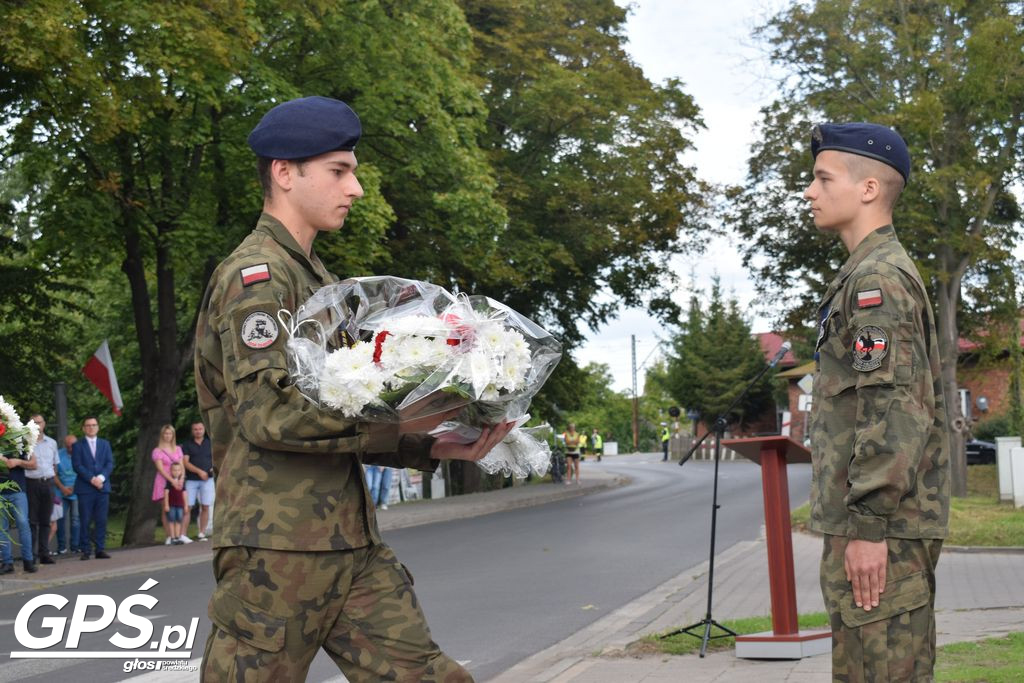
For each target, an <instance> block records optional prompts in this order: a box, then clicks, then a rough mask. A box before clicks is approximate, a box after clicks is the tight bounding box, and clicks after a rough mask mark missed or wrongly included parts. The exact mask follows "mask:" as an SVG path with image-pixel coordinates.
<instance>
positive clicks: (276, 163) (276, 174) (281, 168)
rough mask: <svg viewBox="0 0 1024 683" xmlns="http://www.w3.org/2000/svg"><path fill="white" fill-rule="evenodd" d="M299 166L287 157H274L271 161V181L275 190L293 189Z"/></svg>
mask: <svg viewBox="0 0 1024 683" xmlns="http://www.w3.org/2000/svg"><path fill="white" fill-rule="evenodd" d="M296 170H297V168H296V166H295V164H294V163H292V162H291V161H288V160H286V159H274V160H273V161H271V162H270V182H271V183H273V185H274V189H275V190H282V191H284V192H287V191H288V190H290V189H292V182H293V175H294V174H295V172H296Z"/></svg>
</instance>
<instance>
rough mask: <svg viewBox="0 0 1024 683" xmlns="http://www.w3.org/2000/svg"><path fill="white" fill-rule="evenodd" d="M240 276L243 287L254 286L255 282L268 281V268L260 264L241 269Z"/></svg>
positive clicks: (264, 264)
mask: <svg viewBox="0 0 1024 683" xmlns="http://www.w3.org/2000/svg"><path fill="white" fill-rule="evenodd" d="M241 275H242V285H243V286H245V287H248V286H249V285H253V284H256V283H257V282H266V281H267V280H269V279H270V266H268V265H267V264H266V263H261V264H259V265H257V266H249V267H247V268H242V270H241Z"/></svg>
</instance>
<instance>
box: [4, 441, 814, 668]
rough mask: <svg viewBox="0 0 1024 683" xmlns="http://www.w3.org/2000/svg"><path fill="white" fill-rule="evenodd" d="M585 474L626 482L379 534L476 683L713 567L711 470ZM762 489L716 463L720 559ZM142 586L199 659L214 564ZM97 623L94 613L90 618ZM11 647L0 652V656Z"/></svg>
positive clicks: (739, 471)
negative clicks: (696, 570) (685, 575)
mask: <svg viewBox="0 0 1024 683" xmlns="http://www.w3.org/2000/svg"><path fill="white" fill-rule="evenodd" d="M590 468H601V469H604V470H607V471H610V472H615V473H619V474H624V475H627V476H629V477H630V478H631V479H632V483H631V484H630V485H629V486H625V487H622V488H619V489H614V490H610V491H604V492H601V493H596V494H592V495H589V496H584V497H582V498H574V499H570V500H566V501H562V502H558V503H551V504H548V505H543V506H539V507H535V508H525V509H517V510H509V511H506V512H503V513H500V514H493V515H487V516H484V517H475V518H471V519H464V520H458V521H452V522H445V523H440V524H431V525H428V526H422V527H414V528H409V529H400V530H395V531H389V532H386V533H385V540H386V541H387V542H388V543H390V544H391V545H392V546H393V547H394V548H395V550H396V551H397V553H398V556H399V557H400V558H401V559H402V560H403V561H404V562H405V563H406V564H407V565H408V566H409V567H410V569H411V571H412V573H413V574H414V575H415V578H416V588H417V593H418V595H419V597H420V599H421V601H422V603H423V606H424V609H425V611H426V613H427V616H428V618H429V620H430V623H431V627H432V629H433V632H434V637H435V639H436V640H437V641H438V642H439V643H440V644H441V646H442V647H443V648H444V649H445V650H446V651H447V652H449V654H451V655H452V656H454V657H456V658H457V659H459V660H460V661H463V662H465V663H466V665H467V667H468V668H469V669H470V671H472V673H473V674H474V676H475V677H476V678H477V679H478V680H486V679H488V678H490V677H492V676H494V675H495V674H497V673H500V672H501V671H504V670H506V669H508V668H509V667H511V666H512V665H514V664H516V663H517V662H519V661H521V660H523V659H525V658H526V657H528V656H529V655H532V654H534V653H536V652H538V651H540V650H542V649H544V648H546V647H548V646H549V645H551V644H553V643H555V642H558V641H560V640H562V639H564V638H565V637H567V636H568V635H570V634H572V633H575V632H576V631H578V630H580V629H581V628H584V627H585V626H587V625H588V624H590V623H592V622H594V621H595V620H597V619H598V618H600V617H602V616H604V615H606V614H608V613H610V612H612V611H614V610H615V609H617V608H619V607H621V606H623V605H624V604H626V603H628V602H630V601H631V600H633V599H635V598H636V597H638V596H640V595H643V594H644V593H646V592H647V591H649V590H651V589H652V588H653V587H654V586H657V585H659V584H661V583H662V582H664V581H665V580H667V579H669V578H670V577H672V576H675V575H677V574H678V573H679V572H680V571H683V570H684V569H686V568H688V567H692V566H695V565H698V564H699V563H701V562H702V561H704V560H705V559H706V558H707V554H708V545H709V540H708V539H709V525H710V505H711V488H712V487H711V483H712V465H711V464H710V463H706V462H691V463H688V464H687V465H686V466H685V467H683V468H679V467H677V466H675V464H664V463H661V462H660V456H658V455H639V456H619V457H616V458H608V459H606V460H605V462H603V463H600V464H598V463H593V462H591V461H589V460H588V461H587V462H585V463H584V464H583V474H584V477H585V476H586V473H587V470H588V469H590ZM809 479H810V471H809V468H808V467H807V466H791V468H790V489H791V497H792V500H793V502H794V504H798V503H800V502H802V500H805V499H806V494H807V488H808V482H809ZM760 491H761V489H760V477H759V471H758V468H757V467H756V466H754V465H752V464H749V463H745V462H735V463H733V462H726V463H723V464H722V468H721V476H720V488H719V502H720V503H721V505H722V507H721V509H720V510H719V517H718V541H717V550H718V551H719V552H720V551H722V550H724V549H726V548H728V547H729V546H731V545H732V544H734V543H736V542H739V541H742V540H751V539H754V538H756V537H757V536H758V533H759V530H760V525H761V517H762V515H761V492H760ZM146 576H152V578H154V579H156V580H157V581H159V582H160V584H159V585H158V586H155V587H153V588H151V589H150V591H151V592H152V593H153V594H154V595H155V596H156V597H158V598H159V599H160V601H161V602H160V606H159V608H158V609H157V610H156V612H157V613H159V614H162V615H163V616H162V617H161V618H160V619H157V620H156V621H155V624H156V629H157V633H156V635H155V636H154V639H158V638H159V634H160V633H161V632H162V629H163V627H164V626H174V625H185V626H187V625H188V624H189V623H190V620H191V618H193V617H203V619H201V620H200V623H199V626H198V628H197V630H196V636H195V637H196V640H195V647H194V652H193V656H195V657H198V656H199V655H201V649H202V646H203V643H204V641H205V637H206V634H207V633H208V626H207V623H206V620H205V611H206V610H205V605H206V600H207V597H208V596H209V593H210V590H211V589H212V578H211V575H210V569H209V566H208V565H207V564H205V563H203V564H199V565H192V566H185V567H178V568H174V569H168V570H163V571H160V572H150V573H149V574H147V575H146ZM145 578H146V577H145V576H143V577H139V576H135V577H128V578H120V579H110V580H108V581H104V582H93V583H89V584H82V585H80V586H78V587H75V586H68V587H66V588H65V589H62V590H53V591H50V592H54V593H58V594H64V595H67V596H68V597H69V598H70V599H72V600H73V599H74V598H75V596H76V594H77V593H81V592H88V593H92V594H107V595H110V596H112V597H113V598H114V599H115V601H119V600H121V599H122V598H123V597H125V596H127V595H130V594H135V593H137V592H138V591H139V588H140V585H141V582H142V580H144V579H145ZM86 588H87V590H86ZM32 595H33V594H20V595H11V596H2V597H0V643H12V642H14V641H13V626H12V625H13V621H14V618H15V614H16V613H17V610H18V609H19V608H20V607H21V606H22V605H24V604H25V602H26V601H27V600H28V599H29V598H31V597H32ZM470 596H471V597H470ZM98 613H99V609H98V608H95V611H94V612H90V618H92V617H93V615H94V614H98ZM38 616H39V617H42V616H45V613H40V614H39V615H38ZM32 628H33V629H34V631H33V632H35V633H37V634H42V633H44V631H45V629H42V627H41V626H39V625H38V618H37V620H36V625H33V627H32ZM35 629H37V630H35ZM112 630H113V629H109V630H107V631H106V632H101V633H98V634H86V635H85V636H83V639H82V645H81V647H82V649H85V648H87V647H90V648H92V649H100V645H101V644H104V643H105V641H106V639H107V638H109V636H110V634H111V632H112ZM90 643H92V645H90ZM9 649H10V648H8V647H3V646H2V645H0V650H8V651H9ZM107 649H109V646H107ZM4 658H5V659H6V657H4ZM121 665H122V662H121V661H116V662H115V661H89V662H84V663H83V662H73V661H59V660H56V661H55V660H12V661H7V662H5V664H4V666H3V667H0V681H7V680H34V679H35V677H38V680H40V681H42V680H43V677H45V680H46V681H47V683H57V682H59V681H81V680H96V681H106V680H122V679H126V678H129V677H130V675H129V674H126V673H123V672H122V671H121V670H120V669H119V667H120V666H121ZM337 678H338V674H337V670H336V669H335V668H334V666H333V664H332V663H331V662H330V660H329V659H328V658H327V657H326V655H323V654H322V653H321V654H320V655H318V657H317V659H316V660H315V661H314V663H313V666H312V668H311V670H310V677H309V680H310V681H325V680H331V679H335V680H337ZM146 679H147V680H156V679H157V677H156V676H147V677H146ZM169 679H170V678H169V677H164V678H163V679H161V680H169ZM182 680H194V677H192V678H191V679H190V678H187V677H185V678H182Z"/></svg>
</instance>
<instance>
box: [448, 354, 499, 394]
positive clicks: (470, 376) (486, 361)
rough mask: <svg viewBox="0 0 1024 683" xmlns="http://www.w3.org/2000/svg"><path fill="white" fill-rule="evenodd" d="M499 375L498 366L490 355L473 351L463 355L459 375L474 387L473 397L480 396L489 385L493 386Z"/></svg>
mask: <svg viewBox="0 0 1024 683" xmlns="http://www.w3.org/2000/svg"><path fill="white" fill-rule="evenodd" d="M497 373H498V364H497V363H496V362H495V361H494V359H493V358H492V357H491V355H490V354H489V353H485V352H483V351H479V350H473V351H470V352H469V353H467V354H465V355H463V357H462V360H461V361H460V362H459V367H458V370H457V374H458V376H459V377H461V378H462V380H463V381H464V382H466V383H467V384H469V385H471V386H472V387H473V395H474V396H480V395H481V394H483V392H484V390H485V389H486V388H487V385H488V384H493V383H494V380H495V377H496V375H497Z"/></svg>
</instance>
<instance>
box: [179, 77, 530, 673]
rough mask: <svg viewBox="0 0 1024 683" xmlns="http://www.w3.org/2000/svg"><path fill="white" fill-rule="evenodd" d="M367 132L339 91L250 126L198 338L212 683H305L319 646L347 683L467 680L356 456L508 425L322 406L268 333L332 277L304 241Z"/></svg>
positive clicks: (492, 438)
mask: <svg viewBox="0 0 1024 683" xmlns="http://www.w3.org/2000/svg"><path fill="white" fill-rule="evenodd" d="M360 132H361V128H360V123H359V119H358V118H357V117H356V114H355V113H354V112H353V111H352V110H351V109H350V108H349V107H348V106H347V105H345V104H344V103H342V102H339V101H337V100H332V99H328V98H325V97H306V98H302V99H297V100H291V101H289V102H285V103H283V104H280V105H278V106H276V107H274V108H273V109H271V110H270V111H269V112H268V113H267V114H266V115H265V116H264V117H263V119H262V120H261V121H260V123H259V125H257V126H256V128H255V129H254V130H253V131H252V133H251V134H250V136H249V146H250V147H251V148H252V150H253V151H254V152H255V153H256V155H257V156H258V157H259V163H258V167H259V174H260V180H261V183H262V185H263V194H264V197H263V198H264V202H263V215H262V216H260V218H259V221H258V222H257V224H256V229H255V230H253V232H252V233H250V234H249V236H248V237H246V238H245V240H243V241H242V243H241V245H239V246H238V248H237V249H235V251H234V252H232V254H231V255H230V256H228V258H227V259H225V260H224V262H223V263H221V264H220V266H219V267H218V268H217V270H216V271H215V272H214V274H213V276H212V277H211V279H210V284H209V287H208V289H207V291H206V295H205V298H204V301H203V305H202V310H201V317H200V320H199V323H198V326H197V332H196V355H195V373H196V389H197V393H198V395H199V407H200V409H201V410H202V414H203V421H204V422H205V424H206V425H208V426H209V430H210V436H211V437H212V441H213V453H214V465H215V466H216V468H217V472H218V477H217V483H216V486H217V505H216V508H215V510H214V515H215V517H216V521H215V523H214V526H213V536H212V540H213V547H214V549H215V550H216V554H215V556H214V574H215V576H216V579H217V587H216V589H215V590H214V594H213V597H212V598H211V599H210V606H209V614H210V619H211V620H212V621H213V630H212V632H211V633H210V638H209V640H208V641H207V643H206V652H205V654H204V657H203V678H204V680H205V681H228V680H231V681H235V680H238V681H242V680H246V681H248V680H256V679H257V678H259V680H278V681H301V680H304V679H305V677H306V671H307V669H308V668H309V664H310V662H311V661H312V659H313V656H314V655H315V654H316V652H317V650H318V649H320V648H323V649H324V650H326V651H327V653H328V654H329V655H330V657H331V658H332V659H333V660H334V662H335V663H336V664H337V665H338V667H339V668H340V669H341V670H342V671H343V672H344V674H345V676H346V677H347V679H348V680H349V681H353V683H356V682H359V681H382V680H400V681H411V680H415V681H445V682H446V683H454V682H456V681H470V680H472V679H471V677H470V676H469V674H468V673H467V672H466V671H465V670H464V669H463V668H462V667H461V666H460V665H459V664H458V663H457V662H455V661H454V660H452V659H451V658H449V657H448V656H446V655H445V654H444V653H443V652H441V650H440V649H439V648H438V647H437V645H436V644H435V643H434V642H433V640H432V639H431V637H430V631H429V629H428V628H427V625H426V622H425V620H424V617H423V614H422V612H421V611H420V608H419V604H418V602H417V600H416V596H415V594H414V593H413V589H412V579H411V578H410V577H409V574H408V573H407V572H406V570H405V568H404V567H403V566H402V565H401V564H400V563H399V562H398V560H397V559H396V558H395V554H394V553H393V552H392V551H391V549H390V548H389V547H388V546H386V545H384V543H383V542H382V541H381V538H380V533H379V531H378V529H377V521H376V517H375V515H374V509H373V504H372V503H371V501H370V497H369V495H368V493H367V490H366V485H365V483H364V480H363V475H362V471H363V468H362V467H361V463H362V462H364V461H365V462H372V463H378V464H385V465H391V466H394V467H417V468H419V469H421V470H425V471H433V470H434V469H436V467H437V465H438V460H437V459H438V458H455V459H462V460H478V459H479V458H481V457H483V456H484V455H485V454H486V453H487V452H488V451H489V450H490V449H491V447H492V446H494V444H496V443H497V442H498V441H500V440H501V439H502V438H504V437H505V435H506V434H508V431H509V429H510V428H511V425H510V424H503V425H499V426H498V427H495V428H493V429H485V430H484V431H483V434H482V435H481V437H480V439H479V440H478V441H477V442H476V443H474V444H466V445H464V446H457V445H455V444H452V443H450V442H445V443H442V442H440V441H436V440H434V439H433V438H431V437H428V436H425V435H423V434H420V432H425V431H429V430H430V429H432V428H433V426H435V425H436V424H437V423H438V422H440V421H441V420H443V419H445V418H446V417H447V415H438V416H436V417H435V418H427V419H420V420H415V421H413V422H411V423H403V424H402V425H401V426H399V425H394V424H390V425H384V424H367V423H361V422H356V421H353V420H347V419H343V418H341V417H339V416H338V415H336V414H332V413H327V412H321V411H320V410H319V409H318V408H317V407H316V406H315V405H313V404H312V403H310V402H309V401H307V400H306V399H305V398H304V397H303V396H302V395H301V394H300V393H299V392H298V391H297V390H296V388H295V387H294V385H293V383H292V380H291V378H290V377H289V374H288V363H287V360H286V354H285V343H284V342H285V340H284V339H283V338H282V335H281V330H280V328H279V327H278V322H277V321H278V315H277V314H278V311H280V310H282V309H284V310H288V311H292V312H294V311H295V310H296V309H297V307H298V306H299V305H301V304H303V303H304V302H305V300H306V299H307V298H308V297H309V296H310V295H311V294H313V292H315V291H316V290H317V289H318V288H320V287H321V286H323V285H327V284H330V283H332V282H335V281H336V278H335V277H334V276H333V275H331V274H330V273H328V272H327V270H326V269H325V268H324V265H323V264H322V263H321V262H320V259H319V258H318V257H317V255H316V253H315V252H314V251H313V240H314V238H315V237H316V236H317V235H318V234H319V233H320V232H333V231H335V230H338V229H339V228H341V226H342V224H343V223H344V222H345V218H346V217H347V216H348V213H349V211H350V209H351V208H352V204H353V202H354V201H355V200H357V199H358V198H360V197H361V196H362V195H363V190H362V187H361V186H360V184H359V181H358V180H356V176H355V169H356V157H355V154H354V152H353V150H354V149H355V146H356V142H357V141H358V140H359V136H360ZM413 432H416V433H413Z"/></svg>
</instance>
